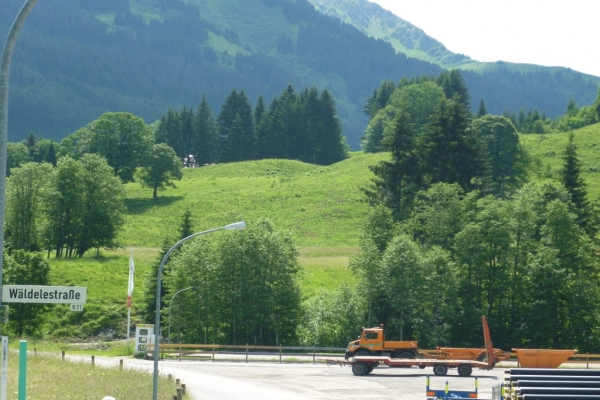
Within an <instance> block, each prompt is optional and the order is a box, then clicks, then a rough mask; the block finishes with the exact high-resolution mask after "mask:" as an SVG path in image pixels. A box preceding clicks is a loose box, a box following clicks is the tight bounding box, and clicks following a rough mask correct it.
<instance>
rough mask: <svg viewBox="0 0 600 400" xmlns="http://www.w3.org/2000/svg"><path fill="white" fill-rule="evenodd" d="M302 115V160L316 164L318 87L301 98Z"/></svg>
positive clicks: (305, 92)
mask: <svg viewBox="0 0 600 400" xmlns="http://www.w3.org/2000/svg"><path fill="white" fill-rule="evenodd" d="M300 97H301V100H300V108H301V109H300V114H301V118H300V120H301V121H302V130H303V133H302V143H299V146H300V147H301V150H300V151H299V152H300V160H301V161H304V162H308V163H314V162H315V157H316V144H315V140H316V138H315V135H316V132H318V130H319V109H320V101H319V92H318V91H317V88H316V87H314V86H313V87H311V88H310V89H307V90H305V91H304V92H303V93H302V95H301V96H300Z"/></svg>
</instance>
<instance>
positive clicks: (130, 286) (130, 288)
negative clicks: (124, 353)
mask: <svg viewBox="0 0 600 400" xmlns="http://www.w3.org/2000/svg"><path fill="white" fill-rule="evenodd" d="M133 273H134V266H133V249H131V253H130V255H129V280H128V283H127V348H129V341H130V329H131V295H132V294H133Z"/></svg>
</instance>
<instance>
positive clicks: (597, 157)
mask: <svg viewBox="0 0 600 400" xmlns="http://www.w3.org/2000/svg"><path fill="white" fill-rule="evenodd" d="M574 134H575V144H576V145H577V155H578V156H579V160H580V161H581V172H582V177H583V179H584V180H585V182H586V183H587V185H588V198H589V200H590V201H595V200H598V199H599V198H600V179H598V178H600V124H595V125H590V126H586V127H584V128H581V129H577V130H575V131H574ZM520 138H521V142H522V143H523V145H524V146H525V148H526V149H527V150H528V151H529V153H530V154H531V155H532V156H534V158H535V160H536V162H537V165H536V166H535V168H534V169H533V171H532V178H533V179H537V178H543V177H546V176H551V177H553V178H556V179H558V178H559V176H560V170H561V169H562V166H563V160H562V156H563V154H564V152H565V148H566V146H567V142H568V139H569V135H568V133H553V134H546V135H533V134H531V135H521V136H520Z"/></svg>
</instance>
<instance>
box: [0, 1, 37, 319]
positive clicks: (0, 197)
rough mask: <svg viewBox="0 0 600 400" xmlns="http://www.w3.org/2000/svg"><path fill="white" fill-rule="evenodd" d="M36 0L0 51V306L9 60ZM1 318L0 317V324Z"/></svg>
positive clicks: (26, 7) (20, 16) (28, 4)
mask: <svg viewBox="0 0 600 400" xmlns="http://www.w3.org/2000/svg"><path fill="white" fill-rule="evenodd" d="M35 3H37V0H27V1H25V4H23V7H21V10H20V11H19V14H17V17H16V18H15V20H14V21H13V24H12V26H11V27H10V31H9V32H8V36H7V37H6V42H5V43H4V50H3V51H2V64H1V65H0V307H1V306H2V267H3V265H2V259H3V255H4V203H5V201H6V142H7V140H8V77H9V75H10V61H11V59H12V54H13V49H14V48H15V43H17V37H18V36H19V31H20V30H21V27H22V26H23V24H24V23H25V20H26V19H27V16H28V15H29V13H30V12H31V10H32V9H33V6H35ZM1 324H2V319H0V326H1Z"/></svg>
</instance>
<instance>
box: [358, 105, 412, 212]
mask: <svg viewBox="0 0 600 400" xmlns="http://www.w3.org/2000/svg"><path fill="white" fill-rule="evenodd" d="M409 121H410V117H409V116H408V115H407V114H406V113H405V112H403V111H400V112H399V113H398V114H397V116H396V119H395V120H394V130H393V133H392V135H390V136H388V137H386V138H385V139H384V140H383V142H382V146H383V149H384V150H385V151H389V152H390V153H391V160H390V161H381V162H379V163H378V164H376V165H374V166H371V167H370V169H371V171H372V172H373V174H374V175H375V178H374V179H373V181H372V183H371V185H370V187H368V188H367V189H365V190H364V192H365V195H366V196H367V199H368V201H369V203H371V204H372V205H378V204H381V205H384V206H386V207H388V208H390V209H391V210H392V215H393V217H394V219H395V220H397V221H400V220H404V219H406V218H408V216H409V213H410V209H411V208H412V200H413V198H414V194H415V193H416V191H417V190H418V188H419V186H420V184H421V171H420V167H419V162H418V159H417V153H416V151H415V150H416V149H415V135H414V132H413V131H412V130H411V128H410V124H409Z"/></svg>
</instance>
